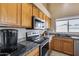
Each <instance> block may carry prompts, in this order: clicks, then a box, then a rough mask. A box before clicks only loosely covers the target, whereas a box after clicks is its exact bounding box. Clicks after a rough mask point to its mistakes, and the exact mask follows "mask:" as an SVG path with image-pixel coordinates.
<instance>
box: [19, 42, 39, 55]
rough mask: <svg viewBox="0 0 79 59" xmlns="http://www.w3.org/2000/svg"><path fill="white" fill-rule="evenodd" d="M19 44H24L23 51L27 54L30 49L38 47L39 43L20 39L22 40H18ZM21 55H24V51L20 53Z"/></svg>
mask: <svg viewBox="0 0 79 59" xmlns="http://www.w3.org/2000/svg"><path fill="white" fill-rule="evenodd" d="M20 44H22V45H24V46H26V51H25V53H27V54H28V53H29V52H30V51H32V50H33V49H35V48H37V47H39V44H37V43H34V42H31V41H22V42H20ZM21 55H24V53H23V54H21Z"/></svg>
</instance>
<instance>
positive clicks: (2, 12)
mask: <svg viewBox="0 0 79 59" xmlns="http://www.w3.org/2000/svg"><path fill="white" fill-rule="evenodd" d="M7 7H8V6H7V3H5V4H4V3H2V4H0V23H1V24H3V23H7Z"/></svg>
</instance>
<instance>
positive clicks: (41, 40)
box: [26, 32, 49, 56]
mask: <svg viewBox="0 0 79 59" xmlns="http://www.w3.org/2000/svg"><path fill="white" fill-rule="evenodd" d="M26 40H27V41H32V42H35V43H38V44H40V56H45V55H46V53H47V52H48V50H49V41H48V38H46V37H43V36H40V35H39V34H38V33H36V32H35V33H34V32H33V33H31V34H28V33H26Z"/></svg>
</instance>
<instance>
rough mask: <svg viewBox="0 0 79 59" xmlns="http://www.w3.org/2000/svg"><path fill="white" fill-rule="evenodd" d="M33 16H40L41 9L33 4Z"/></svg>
mask: <svg viewBox="0 0 79 59" xmlns="http://www.w3.org/2000/svg"><path fill="white" fill-rule="evenodd" d="M33 16H36V17H39V9H38V8H37V7H36V6H35V5H33Z"/></svg>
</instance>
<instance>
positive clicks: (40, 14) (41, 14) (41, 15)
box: [39, 10, 43, 20]
mask: <svg viewBox="0 0 79 59" xmlns="http://www.w3.org/2000/svg"><path fill="white" fill-rule="evenodd" d="M39 18H40V19H42V20H43V13H42V12H41V11H40V10H39Z"/></svg>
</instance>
